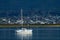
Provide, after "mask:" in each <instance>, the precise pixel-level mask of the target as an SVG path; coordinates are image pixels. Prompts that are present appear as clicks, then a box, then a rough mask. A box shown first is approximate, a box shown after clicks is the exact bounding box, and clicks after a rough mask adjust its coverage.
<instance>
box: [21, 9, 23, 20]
mask: <svg viewBox="0 0 60 40" xmlns="http://www.w3.org/2000/svg"><path fill="white" fill-rule="evenodd" d="M22 13H23V10H22V9H21V20H22V21H23V14H22Z"/></svg>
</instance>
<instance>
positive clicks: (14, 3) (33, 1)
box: [0, 0, 60, 16]
mask: <svg viewBox="0 0 60 40" xmlns="http://www.w3.org/2000/svg"><path fill="white" fill-rule="evenodd" d="M21 8H22V9H31V8H32V9H40V10H60V0H0V12H1V11H6V10H20V9H21ZM2 15H3V16H4V15H6V13H0V16H2ZM11 15H18V14H17V13H15V14H11ZM29 15H30V14H29ZM59 15H60V13H59Z"/></svg>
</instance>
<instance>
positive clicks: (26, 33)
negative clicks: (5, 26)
mask: <svg viewBox="0 0 60 40" xmlns="http://www.w3.org/2000/svg"><path fill="white" fill-rule="evenodd" d="M20 21H21V24H22V25H21V26H22V29H18V30H16V32H17V33H18V34H21V35H28V34H32V29H26V28H23V22H24V21H23V10H22V9H21V20H20Z"/></svg>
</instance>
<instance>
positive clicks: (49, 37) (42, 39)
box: [0, 27, 60, 40]
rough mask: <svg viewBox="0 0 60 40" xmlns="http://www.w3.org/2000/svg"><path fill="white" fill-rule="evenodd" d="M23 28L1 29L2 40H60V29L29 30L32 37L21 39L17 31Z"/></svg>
mask: <svg viewBox="0 0 60 40" xmlns="http://www.w3.org/2000/svg"><path fill="white" fill-rule="evenodd" d="M17 29H21V28H0V40H60V28H52V27H50V28H49V27H48V28H43V27H41V28H27V29H32V30H33V31H32V35H28V36H26V37H23V38H22V37H21V36H20V35H17V33H16V30H17Z"/></svg>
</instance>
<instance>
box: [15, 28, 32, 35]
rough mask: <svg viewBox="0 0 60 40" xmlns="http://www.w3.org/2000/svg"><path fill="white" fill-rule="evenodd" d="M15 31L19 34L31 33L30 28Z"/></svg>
mask: <svg viewBox="0 0 60 40" xmlns="http://www.w3.org/2000/svg"><path fill="white" fill-rule="evenodd" d="M16 32H17V33H19V34H21V35H29V34H32V30H31V29H26V28H22V29H19V30H16Z"/></svg>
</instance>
